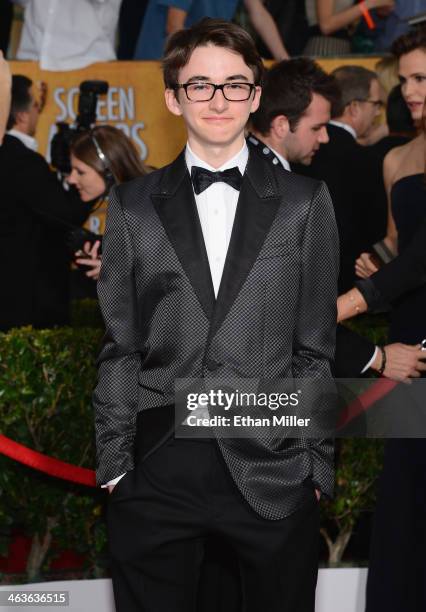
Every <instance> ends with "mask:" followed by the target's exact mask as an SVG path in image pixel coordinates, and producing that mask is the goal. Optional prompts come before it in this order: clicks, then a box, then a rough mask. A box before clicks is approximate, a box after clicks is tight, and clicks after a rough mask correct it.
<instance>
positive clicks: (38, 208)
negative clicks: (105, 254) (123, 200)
mask: <svg viewBox="0 0 426 612" xmlns="http://www.w3.org/2000/svg"><path fill="white" fill-rule="evenodd" d="M40 107H41V100H40V96H39V93H38V92H37V90H36V88H35V87H34V85H33V83H32V81H31V80H30V79H28V78H27V77H25V76H20V75H14V76H13V78H12V96H11V108H10V113H9V118H8V121H7V130H8V132H7V134H6V135H5V137H4V139H3V144H2V146H1V147H0V182H1V185H2V197H1V206H0V227H1V240H0V278H1V282H2V286H3V292H2V300H1V302H0V330H3V331H6V330H8V329H10V328H11V327H17V326H21V325H33V326H35V327H52V326H54V325H63V324H66V323H67V322H68V316H69V313H68V309H69V253H68V249H67V246H66V237H67V234H68V232H69V230H70V228H73V227H76V226H79V225H81V224H82V223H83V222H84V221H85V219H86V218H87V217H88V215H89V213H90V210H91V207H90V206H89V205H88V204H87V203H86V202H83V201H82V200H81V199H80V198H79V197H78V194H77V193H76V192H75V190H70V191H69V192H67V191H66V190H65V189H64V188H63V186H62V184H61V183H60V182H59V181H58V179H57V176H56V174H55V173H54V172H52V171H51V170H50V168H49V165H48V163H47V162H46V160H45V159H44V157H42V155H40V154H39V153H37V152H36V148H37V142H36V140H35V138H34V135H35V132H36V128H37V123H38V119H39V113H40Z"/></svg>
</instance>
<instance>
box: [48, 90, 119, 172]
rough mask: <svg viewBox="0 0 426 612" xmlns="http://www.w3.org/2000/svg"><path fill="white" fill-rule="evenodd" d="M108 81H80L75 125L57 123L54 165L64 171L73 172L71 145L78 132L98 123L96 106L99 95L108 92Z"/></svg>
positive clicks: (53, 152)
mask: <svg viewBox="0 0 426 612" xmlns="http://www.w3.org/2000/svg"><path fill="white" fill-rule="evenodd" d="M108 87H109V85H108V83H107V82H106V81H83V82H82V83H80V93H79V98H78V113H77V118H76V122H75V125H74V126H71V125H69V124H68V123H65V122H59V123H57V124H56V125H57V128H58V131H57V132H56V134H55V135H54V137H53V138H52V142H51V145H50V159H51V163H52V166H53V167H54V168H56V169H57V170H59V172H62V174H69V173H70V172H71V164H70V145H71V142H72V140H73V138H74V137H75V135H76V134H78V133H79V132H84V131H86V130H90V129H91V128H92V127H93V125H94V124H95V123H96V106H97V103H98V97H99V96H101V95H103V94H106V93H108Z"/></svg>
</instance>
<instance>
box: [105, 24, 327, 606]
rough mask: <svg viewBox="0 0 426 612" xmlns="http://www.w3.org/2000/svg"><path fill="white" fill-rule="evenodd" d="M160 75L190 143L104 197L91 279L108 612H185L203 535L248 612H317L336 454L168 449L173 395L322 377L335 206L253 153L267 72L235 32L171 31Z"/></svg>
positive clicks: (256, 437) (209, 446)
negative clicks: (235, 578)
mask: <svg viewBox="0 0 426 612" xmlns="http://www.w3.org/2000/svg"><path fill="white" fill-rule="evenodd" d="M163 67H164V79H165V84H166V92H165V99H166V104H167V107H168V108H169V110H170V111H171V112H172V113H173V114H175V115H178V116H182V117H183V119H184V121H185V124H186V128H187V133H188V143H187V146H186V148H185V150H184V151H183V152H182V153H181V155H180V156H179V157H178V158H177V159H176V160H175V161H174V162H173V163H172V164H170V165H169V166H166V167H165V168H163V169H161V170H158V171H156V172H153V173H151V174H149V175H148V176H147V177H144V178H141V179H137V180H136V181H132V182H131V183H127V184H124V185H120V186H119V187H117V188H115V189H114V190H113V193H112V197H111V199H110V203H109V209H108V220H107V228H106V233H105V238H104V245H103V246H104V250H103V256H102V258H103V263H102V271H101V276H100V282H99V297H100V303H101V307H102V311H103V315H104V319H105V324H106V336H105V341H104V346H103V349H102V351H101V354H100V357H99V380H98V385H97V387H96V390H95V394H94V405H95V409H96V434H97V451H98V470H97V478H98V482H99V483H100V484H101V485H104V486H108V487H109V490H110V497H109V506H108V529H109V542H110V553H111V571H112V577H113V585H114V595H115V599H116V606H117V610H118V611H119V612H121V611H125V612H133V611H135V612H136V610H141V609H143V610H145V611H146V612H158V611H160V610H161V611H163V610H164V611H167V612H171V611H173V612H189V611H191V610H194V606H195V598H196V590H197V579H198V573H199V567H200V563H201V560H202V554H203V541H204V539H205V537H206V536H209V535H212V534H213V535H220V536H222V537H223V538H225V539H226V540H227V541H228V542H229V543H230V544H231V546H232V547H233V549H234V550H235V553H236V555H237V557H238V561H239V564H240V569H241V577H242V591H243V598H244V609H245V611H246V612H254V611H256V612H258V611H259V610H268V612H278V611H280V612H281V610H283V609H285V610H286V612H296V611H297V612H313V610H314V599H315V584H316V577H317V563H318V559H317V544H318V498H319V496H320V494H321V492H323V493H325V494H328V495H330V494H331V493H332V490H333V448H332V445H331V443H330V442H329V441H328V440H323V439H318V440H307V439H304V438H297V439H296V438H294V437H292V438H291V439H289V438H283V439H282V440H279V441H278V442H277V439H276V438H274V439H271V438H270V437H269V435H268V432H265V431H264V430H256V431H253V432H252V434H253V435H252V436H251V437H249V438H245V439H243V438H238V439H235V438H233V439H227V438H224V437H221V436H220V435H218V436H216V438H214V439H208V440H207V439H203V440H195V439H191V440H187V439H179V438H178V437H175V436H174V383H175V380H176V379H179V378H186V379H197V378H203V379H205V380H208V379H216V380H225V381H226V380H227V379H229V378H232V379H236V378H237V379H240V380H244V379H246V378H253V377H256V378H258V379H269V382H271V379H272V380H278V379H288V378H293V377H296V378H299V377H300V378H309V379H319V380H322V381H325V382H326V383H327V382H328V381H331V373H330V363H331V361H332V359H333V353H334V335H335V320H336V296H337V260H338V255H337V232H336V227H335V223H334V217H333V209H332V204H331V201H330V198H329V195H328V192H327V190H326V188H325V186H324V185H323V184H322V183H319V182H316V181H313V180H311V179H306V178H304V177H298V176H296V175H294V174H290V173H289V174H286V173H283V172H282V171H281V170H278V169H275V168H274V167H272V166H271V165H270V164H269V163H268V162H267V161H264V160H262V159H261V158H259V157H258V156H257V155H255V154H252V153H249V151H248V148H247V145H246V142H245V138H244V128H245V125H246V122H247V119H248V117H249V115H250V114H251V113H252V112H253V111H255V110H256V109H257V107H258V104H259V99H260V94H261V91H260V82H261V77H262V63H261V59H260V57H259V55H258V53H257V51H256V49H255V47H254V45H253V42H252V40H251V38H250V37H249V35H248V34H247V33H246V32H245V31H244V30H243V29H241V28H239V27H238V26H236V25H234V24H231V23H229V22H222V21H217V20H210V19H207V20H203V21H202V22H200V23H199V24H196V25H194V26H192V27H191V28H189V29H187V30H182V31H179V32H177V33H176V34H174V35H173V36H172V37H171V38H170V40H169V42H168V45H167V48H166V53H165V58H164V61H163ZM117 483H118V484H117ZM114 485H115V486H114Z"/></svg>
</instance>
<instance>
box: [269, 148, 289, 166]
mask: <svg viewBox="0 0 426 612" xmlns="http://www.w3.org/2000/svg"><path fill="white" fill-rule="evenodd" d="M269 148H270V149H271V151H272V152H273V153H275V155H276V157H277V158H278V159H279V160H280V162H281V165H282V166H283V167H284V168H285V169H286V170H288V172H291V168H290V164H289V163H288V160H287V159H286V158H285V157H283V156H282V155H280V153H278V151H275V149H273V148H272V147H269Z"/></svg>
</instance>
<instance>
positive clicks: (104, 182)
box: [67, 125, 148, 279]
mask: <svg viewBox="0 0 426 612" xmlns="http://www.w3.org/2000/svg"><path fill="white" fill-rule="evenodd" d="M147 172H148V170H147V168H146V167H145V165H144V164H143V162H142V161H141V159H140V157H139V155H138V153H137V151H136V148H135V146H134V144H133V142H132V141H131V140H130V139H129V138H128V137H127V136H126V135H125V134H124V133H123V132H122V131H121V130H119V129H117V128H115V127H112V126H110V125H99V126H96V127H94V128H93V129H92V130H90V131H87V132H81V133H80V134H78V135H77V136H76V138H75V139H74V141H73V142H72V144H71V174H70V175H69V176H68V179H67V181H68V183H69V184H70V185H74V186H75V187H76V189H77V191H78V192H79V194H80V198H81V200H83V202H91V201H93V200H97V199H100V198H105V197H107V196H108V193H109V191H110V189H111V187H112V186H113V185H115V184H118V183H123V182H125V181H130V180H132V179H134V178H136V177H138V176H143V175H144V174H147ZM99 247H100V241H99V240H96V241H95V242H94V243H90V242H86V243H85V245H84V248H83V251H77V253H76V257H77V259H76V260H75V261H76V263H77V264H80V265H84V266H88V268H89V270H88V271H87V272H86V276H88V277H90V278H93V279H97V278H98V276H99V271H100V267H101V259H100V255H99Z"/></svg>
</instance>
